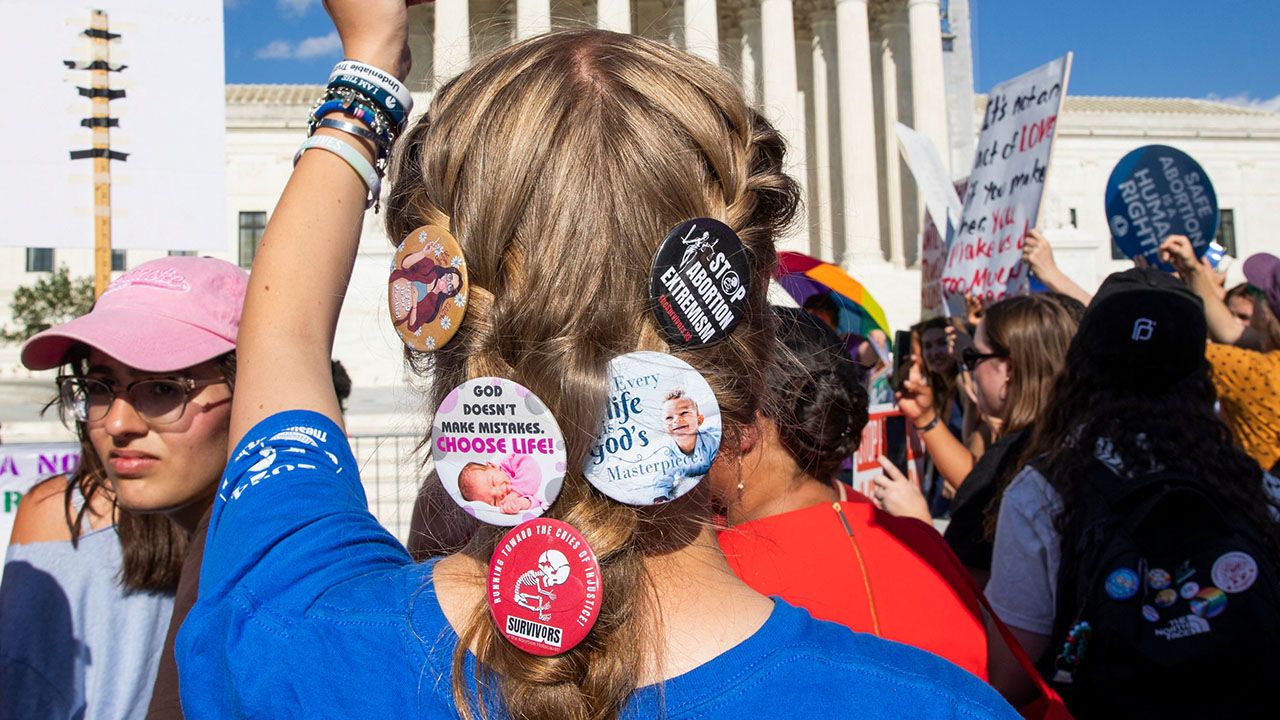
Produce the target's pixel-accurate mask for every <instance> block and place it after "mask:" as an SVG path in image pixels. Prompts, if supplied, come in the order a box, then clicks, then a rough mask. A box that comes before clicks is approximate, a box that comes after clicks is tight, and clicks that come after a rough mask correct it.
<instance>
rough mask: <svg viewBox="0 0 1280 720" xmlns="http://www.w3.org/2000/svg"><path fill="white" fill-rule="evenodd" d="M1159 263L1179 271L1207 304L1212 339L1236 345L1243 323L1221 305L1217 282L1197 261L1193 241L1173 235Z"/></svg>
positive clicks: (1161, 245) (1206, 310)
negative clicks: (1192, 245)
mask: <svg viewBox="0 0 1280 720" xmlns="http://www.w3.org/2000/svg"><path fill="white" fill-rule="evenodd" d="M1160 259H1161V260H1162V261H1164V262H1167V263H1169V264H1170V265H1172V266H1173V267H1174V268H1175V269H1177V271H1178V276H1179V277H1181V278H1182V281H1183V282H1185V283H1186V284H1187V286H1188V287H1190V288H1191V290H1192V292H1194V293H1195V294H1196V295H1199V296H1200V299H1201V300H1202V301H1204V317H1205V320H1206V321H1207V322H1208V324H1209V337H1211V338H1213V339H1214V340H1216V341H1217V342H1220V343H1226V344H1234V343H1235V342H1236V341H1237V340H1239V339H1240V336H1241V335H1242V334H1243V333H1244V328H1242V327H1241V326H1240V321H1239V320H1237V319H1236V317H1235V315H1232V314H1231V309H1230V308H1228V307H1227V304H1226V303H1224V302H1223V301H1222V296H1221V295H1220V294H1219V292H1218V286H1217V279H1216V278H1214V277H1213V276H1212V275H1211V273H1210V271H1209V269H1208V268H1206V267H1205V265H1204V263H1202V262H1200V261H1199V260H1197V259H1196V253H1195V250H1194V249H1192V247H1191V241H1190V240H1189V239H1187V237H1186V236H1185V235H1170V236H1169V237H1167V238H1165V241H1164V242H1163V243H1160Z"/></svg>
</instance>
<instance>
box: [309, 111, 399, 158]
mask: <svg viewBox="0 0 1280 720" xmlns="http://www.w3.org/2000/svg"><path fill="white" fill-rule="evenodd" d="M333 113H342V114H343V115H349V116H351V117H353V118H355V119H356V120H359V121H360V122H362V123H364V124H365V125H368V126H369V127H370V128H372V129H373V132H374V134H375V135H377V136H378V155H379V157H383V156H385V155H386V154H387V150H388V149H389V148H390V147H391V143H392V142H393V141H394V140H395V138H394V136H393V135H392V134H391V128H390V127H388V126H387V123H385V122H379V117H378V113H377V111H375V110H374V109H373V108H371V107H367V106H365V105H361V104H360V103H348V102H346V101H345V100H341V99H334V100H328V101H326V102H324V103H321V104H320V105H319V106H317V107H316V109H315V112H313V113H311V133H312V134H315V131H316V128H317V127H319V123H320V121H321V120H322V119H324V117H325V116H326V115H332V114H333Z"/></svg>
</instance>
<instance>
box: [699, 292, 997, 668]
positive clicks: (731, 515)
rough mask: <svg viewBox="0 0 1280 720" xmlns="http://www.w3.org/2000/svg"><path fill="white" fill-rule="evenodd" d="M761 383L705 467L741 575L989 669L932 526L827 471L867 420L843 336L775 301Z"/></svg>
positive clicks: (970, 604) (811, 607)
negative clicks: (744, 428)
mask: <svg viewBox="0 0 1280 720" xmlns="http://www.w3.org/2000/svg"><path fill="white" fill-rule="evenodd" d="M774 311H775V313H776V314H777V316H778V338H779V340H780V341H781V342H780V343H779V345H778V349H777V350H776V351H775V352H774V362H773V364H772V365H771V366H770V368H769V371H768V375H767V379H768V387H769V391H768V394H767V396H766V398H765V401H764V405H763V407H762V408H761V411H760V413H759V414H758V416H757V417H756V421H755V423H754V425H753V427H752V428H751V430H750V432H749V435H750V438H751V439H750V441H749V447H748V448H747V449H746V450H745V451H744V453H743V457H742V462H741V465H742V468H743V473H742V474H741V475H740V476H739V475H737V474H735V473H726V472H724V468H723V467H721V468H715V467H713V469H712V475H711V481H712V484H713V488H714V489H715V493H716V496H717V498H719V500H720V502H721V503H722V504H723V505H724V507H725V515H726V519H727V520H728V522H729V525H730V527H728V528H727V529H724V530H721V531H720V532H719V534H718V539H719V542H720V547H721V548H723V549H724V553H725V557H727V558H728V559H729V564H730V565H731V566H732V567H733V570H734V572H735V573H737V575H738V577H740V578H742V579H743V580H744V581H746V582H747V584H748V585H750V586H751V587H753V588H755V589H756V590H758V591H760V592H762V593H765V594H768V595H776V596H778V597H781V598H783V599H785V600H787V601H788V602H792V603H795V604H796V605H799V606H800V607H803V608H805V609H806V610H808V611H809V612H810V613H812V614H813V616H814V617H816V618H819V619H822V620H830V621H832V622H838V623H840V624H842V625H846V626H848V627H850V628H852V629H854V630H856V631H858V632H864V633H871V634H874V635H877V636H879V637H883V638H886V639H889V640H895V641H897V642H902V643H906V644H908V645H912V646H915V647H918V648H921V649H924V650H928V651H929V652H932V653H934V654H936V655H939V656H941V657H943V658H946V659H947V660H950V661H951V662H953V663H955V664H956V665H959V666H960V667H962V668H964V669H965V670H968V671H969V672H971V673H973V674H974V675H976V676H978V677H980V678H983V679H985V678H986V665H985V663H986V659H985V658H986V655H987V635H986V629H985V626H984V625H983V621H982V615H981V612H980V611H979V604H978V600H977V598H976V597H975V595H974V593H973V591H972V589H971V586H970V585H969V584H968V583H967V582H966V580H965V578H964V577H963V572H964V571H963V570H962V569H961V566H960V564H959V562H958V561H957V560H956V559H955V557H954V555H953V554H952V552H951V550H950V548H948V547H947V544H946V543H945V542H944V541H943V540H942V538H941V537H939V536H938V534H937V533H936V532H934V531H933V530H932V529H930V528H928V527H924V526H922V525H920V524H919V523H916V522H912V521H911V520H909V519H906V518H895V517H892V516H890V515H889V514H887V513H885V512H883V511H881V510H878V509H876V508H875V507H873V506H872V505H871V503H870V501H869V500H868V499H867V498H866V497H865V496H863V495H861V494H859V493H857V492H855V491H854V490H853V489H852V488H850V487H849V486H848V485H845V484H844V483H841V482H838V481H836V479H835V475H836V471H837V469H838V468H839V467H840V463H841V461H842V460H843V459H844V458H846V457H848V456H849V455H851V454H853V453H854V452H855V451H856V450H857V448H858V443H859V442H860V440H861V438H862V428H863V426H865V425H866V423H867V395H866V392H865V391H864V390H863V389H862V387H861V386H860V385H858V384H857V382H856V377H855V369H854V367H853V361H852V359H851V358H850V357H849V355H848V353H846V352H843V349H842V346H841V343H840V339H839V338H838V337H836V336H835V334H834V333H832V332H830V331H829V330H827V328H825V327H823V326H822V325H821V324H820V323H819V322H815V321H814V320H813V319H812V318H810V317H808V316H807V315H805V314H804V313H803V312H801V311H798V310H795V309H792V308H774Z"/></svg>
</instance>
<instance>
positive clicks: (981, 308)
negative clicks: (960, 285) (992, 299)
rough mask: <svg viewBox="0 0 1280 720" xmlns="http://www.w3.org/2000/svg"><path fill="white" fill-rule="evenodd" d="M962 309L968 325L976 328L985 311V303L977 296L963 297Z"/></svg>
mask: <svg viewBox="0 0 1280 720" xmlns="http://www.w3.org/2000/svg"><path fill="white" fill-rule="evenodd" d="M964 309H965V312H966V314H967V315H968V317H967V318H966V319H967V320H968V321H969V325H971V326H973V327H977V326H978V323H980V322H982V314H983V313H985V312H986V311H987V303H986V302H985V301H983V299H982V298H980V297H978V296H977V295H965V296H964Z"/></svg>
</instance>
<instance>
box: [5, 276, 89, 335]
mask: <svg viewBox="0 0 1280 720" xmlns="http://www.w3.org/2000/svg"><path fill="white" fill-rule="evenodd" d="M92 307H93V278H91V277H86V278H79V279H76V280H73V279H72V278H71V271H70V270H68V269H67V266H66V265H60V266H58V269H56V270H54V271H53V272H52V273H50V274H49V276H48V277H44V278H41V279H39V280H37V281H36V282H35V284H34V285H31V286H30V287H27V286H23V287H20V288H18V289H17V290H14V291H13V304H12V308H11V310H12V313H13V323H14V325H15V326H16V328H15V329H12V330H11V329H9V328H8V327H5V328H4V329H3V330H2V331H0V340H3V341H5V342H23V341H24V340H26V339H27V338H29V337H31V336H32V335H35V334H36V333H38V332H40V331H41V330H47V329H49V328H51V327H53V326H54V325H57V324H59V323H64V322H66V321H68V320H70V319H72V318H75V317H79V316H81V315H83V314H85V313H87V312H89V309H90V308H92Z"/></svg>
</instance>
